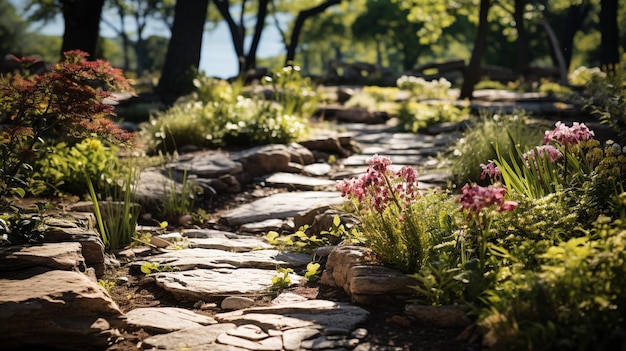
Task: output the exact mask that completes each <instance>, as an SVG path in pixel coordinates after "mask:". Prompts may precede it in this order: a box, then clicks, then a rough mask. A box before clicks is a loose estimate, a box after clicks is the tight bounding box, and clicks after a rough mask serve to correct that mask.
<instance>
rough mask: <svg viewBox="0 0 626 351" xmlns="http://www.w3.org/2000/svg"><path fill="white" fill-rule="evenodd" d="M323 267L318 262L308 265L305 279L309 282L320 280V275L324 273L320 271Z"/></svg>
mask: <svg viewBox="0 0 626 351" xmlns="http://www.w3.org/2000/svg"><path fill="white" fill-rule="evenodd" d="M321 267H322V266H321V265H320V264H319V263H318V262H309V263H308V264H307V265H306V272H305V273H304V278H305V279H306V280H308V281H316V280H318V279H319V276H320V274H321V273H322V272H321V271H320V268H321Z"/></svg>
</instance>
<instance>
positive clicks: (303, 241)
mask: <svg viewBox="0 0 626 351" xmlns="http://www.w3.org/2000/svg"><path fill="white" fill-rule="evenodd" d="M308 229H309V226H308V225H304V226H302V227H300V228H298V230H297V231H296V232H295V233H292V234H287V235H280V234H278V232H275V231H269V232H268V233H267V234H266V235H265V236H263V238H264V239H265V240H266V241H267V242H268V243H269V244H270V245H274V246H276V248H278V249H279V250H289V251H296V252H310V251H311V250H312V249H314V248H316V247H320V246H328V245H330V242H329V241H328V238H326V237H324V236H321V235H320V236H318V235H310V236H309V235H308V234H307V233H306V231H307V230H308Z"/></svg>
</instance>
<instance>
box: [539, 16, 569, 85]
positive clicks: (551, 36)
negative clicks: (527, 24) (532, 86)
mask: <svg viewBox="0 0 626 351" xmlns="http://www.w3.org/2000/svg"><path fill="white" fill-rule="evenodd" d="M541 24H542V25H543V28H544V29H545V30H546V33H547V34H548V40H549V41H550V47H551V48H552V52H553V53H554V56H556V61H557V66H558V67H559V76H560V79H559V84H561V85H563V86H567V85H569V82H568V81H567V72H568V71H567V67H566V66H565V58H564V57H563V53H562V52H561V50H559V47H560V45H559V39H558V38H557V37H556V34H555V33H554V30H553V29H552V26H550V23H549V22H548V20H547V19H546V18H545V17H544V18H542V19H541Z"/></svg>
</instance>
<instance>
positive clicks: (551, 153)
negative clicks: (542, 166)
mask: <svg viewBox="0 0 626 351" xmlns="http://www.w3.org/2000/svg"><path fill="white" fill-rule="evenodd" d="M535 150H536V152H537V154H538V155H539V159H540V160H543V159H544V158H546V157H547V158H548V161H550V162H555V161H556V160H558V159H560V158H561V157H563V154H562V153H561V151H559V149H557V148H555V147H554V146H552V145H541V146H537V147H535V148H534V149H532V150H529V151H528V152H525V153H524V154H523V155H522V156H523V157H524V161H526V166H527V167H530V161H529V159H532V160H533V164H534V165H535V168H539V165H538V163H537V159H536V157H537V156H536V155H535Z"/></svg>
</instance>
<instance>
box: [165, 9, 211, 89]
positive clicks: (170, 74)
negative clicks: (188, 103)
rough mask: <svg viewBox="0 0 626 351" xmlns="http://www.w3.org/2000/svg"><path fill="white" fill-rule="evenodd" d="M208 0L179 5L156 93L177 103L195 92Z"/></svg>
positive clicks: (175, 13)
mask: <svg viewBox="0 0 626 351" xmlns="http://www.w3.org/2000/svg"><path fill="white" fill-rule="evenodd" d="M208 6H209V0H194V1H189V0H179V1H176V7H175V10H174V11H175V12H174V25H173V30H172V37H171V38H170V41H169V44H168V47H167V55H166V56H165V63H164V65H163V71H162V74H161V79H160V80H159V85H158V86H157V89H156V92H157V93H159V94H161V95H164V97H166V98H168V97H169V98H171V99H172V100H171V101H173V99H176V98H177V97H179V96H181V95H184V94H187V93H189V92H191V91H192V89H193V79H194V76H195V73H196V72H197V70H198V67H199V66H200V51H201V49H202V34H203V33H204V22H205V20H206V14H207V9H208Z"/></svg>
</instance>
